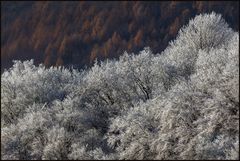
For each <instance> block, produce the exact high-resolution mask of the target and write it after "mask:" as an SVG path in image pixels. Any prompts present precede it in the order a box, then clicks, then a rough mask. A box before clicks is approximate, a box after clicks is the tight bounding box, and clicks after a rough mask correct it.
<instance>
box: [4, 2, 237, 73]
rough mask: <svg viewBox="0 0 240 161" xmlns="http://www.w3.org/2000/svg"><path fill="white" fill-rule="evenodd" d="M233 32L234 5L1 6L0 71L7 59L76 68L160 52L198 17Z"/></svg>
mask: <svg viewBox="0 0 240 161" xmlns="http://www.w3.org/2000/svg"><path fill="white" fill-rule="evenodd" d="M212 11H215V12H216V13H220V14H221V15H222V16H223V18H224V19H225V20H226V22H227V23H228V24H229V25H230V27H232V28H233V29H235V30H238V29H239V25H238V24H239V16H238V15H239V2H231V1H194V2H190V1H189V2H181V1H167V2H149V1H148V2H141V1H140V2H127V1H124V2H104V3H101V2H84V1H81V2H61V3H59V2H57V1H56V2H45V1H41V2H12V1H11V2H1V72H2V71H3V70H4V68H9V67H10V66H12V65H13V63H12V60H14V59H17V60H28V59H34V60H35V61H34V62H35V64H39V63H44V65H45V66H47V67H49V66H59V65H65V66H74V67H77V68H79V67H80V68H82V67H83V66H85V65H87V66H88V65H91V64H93V60H94V59H96V58H98V59H100V60H102V59H105V58H113V57H114V58H117V57H119V56H120V55H121V54H122V53H123V51H127V52H138V51H139V50H142V49H143V48H144V47H145V46H149V47H150V48H151V49H152V50H153V52H154V53H155V52H161V51H162V50H163V49H165V48H166V46H167V45H168V43H169V41H170V40H173V39H174V38H175V37H176V35H177V32H178V30H179V29H180V28H181V27H182V26H183V25H186V23H187V22H188V21H189V19H190V18H193V17H194V16H195V15H197V14H199V13H210V12H212Z"/></svg>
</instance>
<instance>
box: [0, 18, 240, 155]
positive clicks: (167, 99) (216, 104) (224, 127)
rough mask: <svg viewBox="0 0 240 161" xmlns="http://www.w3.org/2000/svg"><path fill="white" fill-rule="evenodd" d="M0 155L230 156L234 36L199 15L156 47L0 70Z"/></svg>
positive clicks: (235, 142) (235, 147) (234, 141)
mask: <svg viewBox="0 0 240 161" xmlns="http://www.w3.org/2000/svg"><path fill="white" fill-rule="evenodd" d="M1 126H2V128H1V157H2V159H239V137H238V135H239V34H238V32H234V31H233V30H232V29H231V28H229V27H228V25H227V24H226V22H225V21H224V20H223V19H222V18H221V16H220V15H217V14H215V13H211V14H204V15H198V16H196V17H195V18H194V19H193V20H190V22H189V24H188V25H187V26H184V27H183V28H182V29H181V30H180V31H179V34H178V36H177V38H176V40H175V41H173V42H171V43H170V44H169V46H168V48H167V49H166V50H165V51H163V52H162V53H161V54H152V52H151V50H150V49H149V48H145V49H144V50H143V51H141V52H140V53H139V54H138V55H134V54H127V53H124V54H123V55H122V56H121V57H120V58H119V60H106V61H104V62H99V63H98V62H96V63H95V65H94V66H93V67H92V68H90V69H86V70H82V71H77V70H69V69H65V68H57V67H52V68H49V69H46V68H45V67H44V66H42V65H40V66H35V65H33V61H32V60H31V61H25V62H20V61H15V64H14V66H13V67H12V68H11V69H9V70H8V71H5V72H4V73H3V74H2V75H1Z"/></svg>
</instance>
